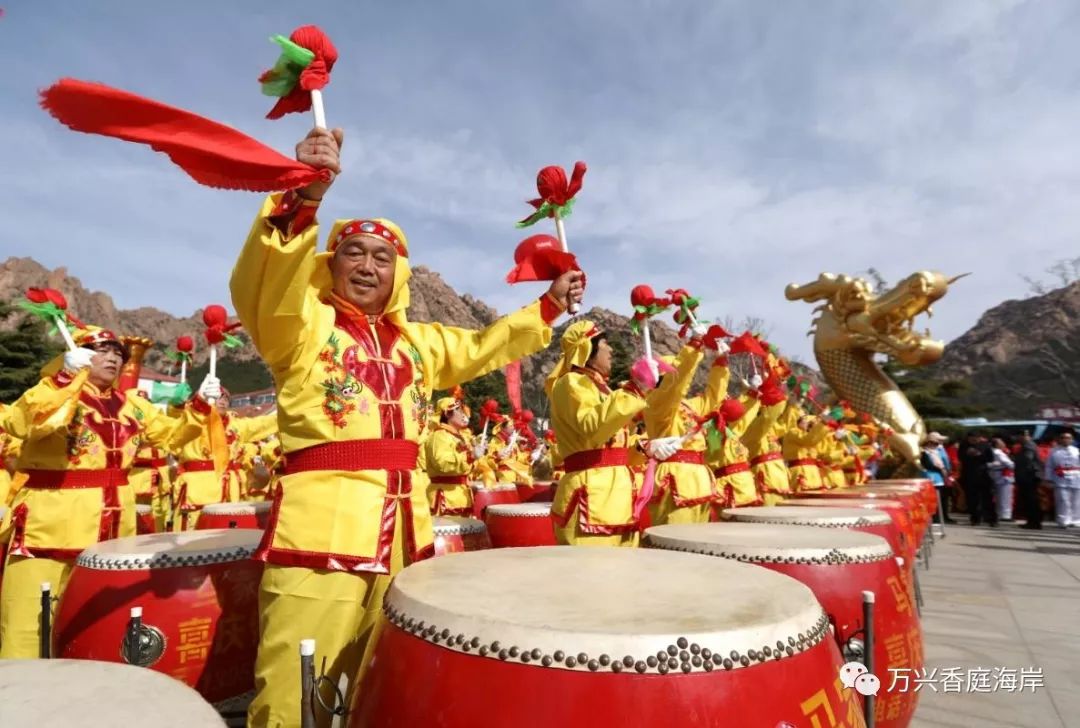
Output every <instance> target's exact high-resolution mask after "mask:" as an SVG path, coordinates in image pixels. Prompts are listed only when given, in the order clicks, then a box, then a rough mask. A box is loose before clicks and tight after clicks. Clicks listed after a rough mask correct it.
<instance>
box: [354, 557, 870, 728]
mask: <svg viewBox="0 0 1080 728" xmlns="http://www.w3.org/2000/svg"><path fill="white" fill-rule="evenodd" d="M717 567H719V568H717ZM732 583H738V584H740V589H738V590H732V589H730V588H729V586H730V584H732ZM643 585H647V588H643ZM384 613H385V616H386V623H385V624H384V625H383V632H382V635H381V637H380V639H379V642H378V644H377V645H376V647H375V655H374V659H373V660H372V661H371V663H370V667H369V668H368V671H367V673H366V675H365V678H364V682H363V683H362V684H361V685H360V686H359V687H358V689H357V690H356V691H355V693H354V695H355V696H356V703H355V704H354V705H353V708H352V711H351V713H350V723H349V725H350V726H352V727H353V728H358V727H360V726H365V727H366V726H379V728H405V727H406V726H407V727H409V728H412V727H413V726H425V727H428V728H502V727H504V726H515V728H531V727H534V726H535V727H536V728H540V727H541V726H559V728H595V727H596V726H661V725H662V726H670V727H672V728H684V727H686V728H689V727H690V726H694V727H703V728H719V727H720V726H732V725H740V726H768V728H773V726H777V725H781V724H783V722H784V721H786V722H787V724H790V725H791V726H796V727H797V728H804V727H805V728H812V727H813V726H818V725H828V724H829V723H828V718H827V716H829V715H831V716H833V717H834V719H836V720H842V721H846V722H845V725H849V726H863V725H864V723H863V721H862V714H861V707H860V704H859V702H858V700H857V696H856V695H855V694H854V692H852V691H848V690H845V688H843V686H842V684H841V683H840V681H839V668H840V665H841V664H842V663H841V657H840V653H839V650H838V649H837V647H836V644H835V642H834V641H833V640H831V639H829V638H828V634H829V626H828V620H827V618H826V616H825V615H824V613H823V612H822V610H821V607H820V605H819V604H818V603H817V601H816V600H815V599H814V597H813V595H812V593H811V592H810V590H809V589H807V588H806V587H804V586H803V585H801V584H799V583H798V582H796V581H794V580H792V579H789V578H787V577H784V576H781V575H779V574H774V573H770V572H769V571H767V570H764V569H758V568H754V567H750V566H746V565H743V564H737V563H733V562H729V561H726V560H724V559H702V558H701V557H698V556H693V555H688V554H676V553H670V552H663V551H655V550H650V549H609V548H596V549H585V548H562V547H547V548H528V549H493V550H490V551H482V552H477V553H471V554H463V555H461V556H458V557H455V558H453V559H430V560H428V561H422V562H419V563H416V564H413V565H411V566H409V567H407V568H406V569H405V570H404V571H402V572H401V573H399V574H398V575H397V577H395V579H394V582H393V583H392V584H391V586H390V589H389V591H388V593H387V596H386V599H385V601H384ZM417 686H423V688H422V689H417ZM477 686H483V689H482V690H478V689H477Z"/></svg>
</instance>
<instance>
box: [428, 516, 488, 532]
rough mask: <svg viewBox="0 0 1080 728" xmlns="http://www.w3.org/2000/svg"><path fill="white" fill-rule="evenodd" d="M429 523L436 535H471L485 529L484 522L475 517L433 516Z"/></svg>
mask: <svg viewBox="0 0 1080 728" xmlns="http://www.w3.org/2000/svg"><path fill="white" fill-rule="evenodd" d="M431 524H432V528H433V530H434V531H435V535H436V536H471V535H473V534H477V533H484V532H486V531H487V526H485V525H484V522H483V521H481V520H479V519H476V518H462V517H460V516H434V517H432V519H431Z"/></svg>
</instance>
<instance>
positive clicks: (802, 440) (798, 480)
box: [783, 405, 830, 492]
mask: <svg viewBox="0 0 1080 728" xmlns="http://www.w3.org/2000/svg"><path fill="white" fill-rule="evenodd" d="M796 406H797V405H796ZM796 413H797V415H798V416H797V417H796V419H795V422H796V424H795V427H793V428H791V429H789V430H788V431H787V432H786V433H784V438H783V450H784V460H785V461H786V462H787V467H788V475H789V478H790V482H791V489H792V490H793V491H795V492H801V491H804V490H821V489H822V488H823V487H824V485H823V483H822V480H821V470H820V469H819V468H818V448H819V447H820V445H821V443H822V441H824V440H825V438H826V437H828V436H829V432H830V430H829V427H828V425H826V424H825V423H824V422H822V421H821V420H819V419H818V418H816V417H813V416H812V415H808V414H806V412H805V411H803V410H801V409H797V410H796Z"/></svg>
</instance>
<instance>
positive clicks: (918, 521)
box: [799, 486, 929, 545]
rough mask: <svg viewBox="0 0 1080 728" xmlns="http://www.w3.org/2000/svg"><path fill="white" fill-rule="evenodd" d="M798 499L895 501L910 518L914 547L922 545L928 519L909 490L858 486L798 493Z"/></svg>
mask: <svg viewBox="0 0 1080 728" xmlns="http://www.w3.org/2000/svg"><path fill="white" fill-rule="evenodd" d="M799 497H800V498H825V499H830V500H833V499H839V500H845V499H850V498H880V499H882V500H896V501H900V502H901V503H903V504H904V507H905V508H906V509H907V513H908V517H909V518H911V525H912V528H913V529H914V531H915V543H916V545H918V544H920V543H922V539H923V535H924V534H925V533H926V527H927V524H928V523H929V519H928V518H927V515H926V506H925V504H924V503H923V498H922V495H921V494H919V493H915V492H912V491H911V490H910V489H906V490H905V489H904V488H886V487H885V486H880V487H869V486H860V487H857V488H837V489H836V490H819V491H812V492H804V493H799Z"/></svg>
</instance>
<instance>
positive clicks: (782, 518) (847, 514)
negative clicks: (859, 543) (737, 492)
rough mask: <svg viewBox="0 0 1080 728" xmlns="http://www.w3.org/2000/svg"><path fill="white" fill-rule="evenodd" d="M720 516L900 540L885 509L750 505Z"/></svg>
mask: <svg viewBox="0 0 1080 728" xmlns="http://www.w3.org/2000/svg"><path fill="white" fill-rule="evenodd" d="M721 517H722V518H723V519H724V520H725V521H741V522H744V523H774V524H777V525H788V524H790V525H792V526H817V527H818V528H850V529H852V530H855V531H862V532H863V533H872V534H874V535H875V536H881V537H882V538H883V539H885V540H886V541H887V542H889V543H900V531H899V530H898V529H897V527H896V525H895V524H894V523H893V520H892V518H890V517H889V514H888V513H886V512H885V511H877V510H867V509H864V508H830V507H821V508H807V507H805V506H754V507H752V508H727V509H725V510H724V512H723V513H722V514H721Z"/></svg>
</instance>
